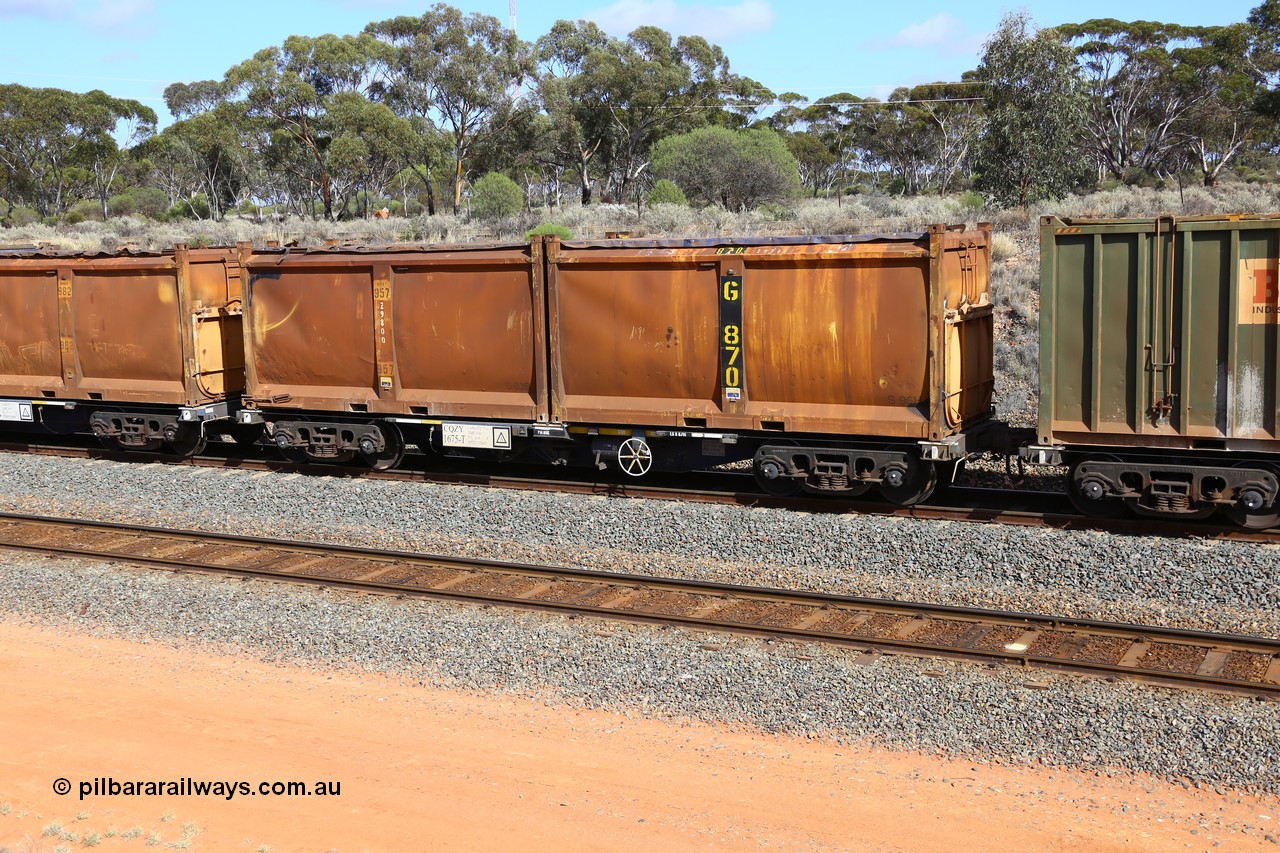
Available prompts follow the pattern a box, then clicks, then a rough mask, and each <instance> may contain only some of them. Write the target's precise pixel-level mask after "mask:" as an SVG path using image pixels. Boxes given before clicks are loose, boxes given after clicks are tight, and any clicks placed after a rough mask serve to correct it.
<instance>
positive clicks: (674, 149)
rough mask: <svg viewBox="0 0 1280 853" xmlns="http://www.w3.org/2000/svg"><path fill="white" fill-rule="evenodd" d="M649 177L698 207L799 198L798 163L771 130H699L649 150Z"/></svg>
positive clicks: (739, 206)
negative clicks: (679, 189)
mask: <svg viewBox="0 0 1280 853" xmlns="http://www.w3.org/2000/svg"><path fill="white" fill-rule="evenodd" d="M652 160H653V173H654V174H655V175H657V176H658V177H659V178H667V179H669V180H672V181H674V182H675V183H676V184H678V185H679V186H681V187H683V188H684V191H685V193H686V194H687V195H688V197H689V199H690V201H692V202H693V203H694V204H697V205H699V206H706V205H708V204H719V205H721V206H723V207H724V208H725V209H726V210H743V209H749V208H753V207H756V206H757V205H760V204H763V203H765V202H769V201H781V200H783V199H786V198H790V197H792V196H794V195H796V194H798V192H799V190H800V173H799V169H798V168H797V166H796V158H795V157H794V156H792V154H791V152H790V151H788V150H787V145H786V143H785V142H784V141H783V139H782V137H781V136H779V135H778V134H777V133H776V132H775V131H773V130H770V129H768V128H764V127H760V128H753V129H751V130H740V131H734V130H729V129H728V128H724V127H702V128H698V129H697V130H695V131H692V132H690V133H685V134H681V135H678V136H668V137H667V138H666V139H663V140H661V141H660V142H658V144H656V145H654V146H653V151H652Z"/></svg>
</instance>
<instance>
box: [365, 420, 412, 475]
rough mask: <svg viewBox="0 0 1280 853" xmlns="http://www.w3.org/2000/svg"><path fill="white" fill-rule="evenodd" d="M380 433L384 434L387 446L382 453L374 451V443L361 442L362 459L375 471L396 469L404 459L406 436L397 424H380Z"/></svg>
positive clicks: (383, 437) (366, 440)
mask: <svg viewBox="0 0 1280 853" xmlns="http://www.w3.org/2000/svg"><path fill="white" fill-rule="evenodd" d="M378 431H379V432H381V433H382V441H383V444H384V445H385V446H384V447H383V449H382V450H380V451H379V450H374V449H373V442H372V441H371V440H369V439H367V438H366V439H364V440H363V441H361V442H360V446H361V450H360V458H361V459H362V460H363V461H364V463H365V464H366V465H368V466H369V467H370V468H372V469H373V470H375V471H385V470H387V469H388V468H394V467H396V466H397V465H399V464H400V462H401V461H402V460H403V459H404V436H402V435H401V434H400V430H399V429H397V428H396V426H395V424H379V425H378ZM366 445H367V446H368V449H367V450H366V449H365V447H366Z"/></svg>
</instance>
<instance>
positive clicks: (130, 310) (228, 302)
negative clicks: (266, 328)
mask: <svg viewBox="0 0 1280 853" xmlns="http://www.w3.org/2000/svg"><path fill="white" fill-rule="evenodd" d="M197 268H198V270H197ZM238 278H239V271H238V266H237V255H236V252H235V250H232V249H199V250H190V251H189V250H187V249H186V248H185V247H181V246H180V247H178V248H177V249H175V250H174V251H170V252H130V251H120V252H113V253H95V254H76V253H70V252H56V251H50V252H44V251H40V250H33V251H17V252H9V253H0V359H7V365H6V364H0V396H7V397H8V396H41V397H47V398H52V399H70V400H91V401H93V400H101V401H103V402H111V401H117V402H122V403H138V404H152V403H154V404H163V405H166V406H182V405H200V404H205V403H210V402H219V401H221V400H223V399H225V398H226V396H228V395H235V394H238V393H239V391H240V390H241V389H242V388H243V369H242V365H243V350H244V346H243V340H242V338H241V337H240V336H239V335H237V334H234V333H233V331H232V330H236V329H238V323H239V312H240V299H239V286H238ZM197 293H199V294H200V295H199V296H197V295H196V294H197ZM223 323H225V324H226V325H227V327H228V332H227V333H226V334H223V333H222V332H219V333H218V334H216V335H212V336H210V335H209V334H207V333H206V332H205V330H203V329H202V328H201V326H202V325H204V324H211V325H212V327H214V328H217V327H218V326H220V325H221V324H223Z"/></svg>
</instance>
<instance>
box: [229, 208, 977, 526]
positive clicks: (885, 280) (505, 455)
mask: <svg viewBox="0 0 1280 853" xmlns="http://www.w3.org/2000/svg"><path fill="white" fill-rule="evenodd" d="M990 236H991V234H990V228H989V227H981V228H979V229H977V230H965V229H964V228H961V227H944V226H937V227H933V228H931V229H929V230H928V231H924V232H918V233H910V234H894V235H868V236H859V237H815V238H758V239H749V240H730V239H722V240H620V241H604V242H598V243H585V242H581V243H574V242H566V243H562V242H560V241H559V240H558V239H556V238H545V239H535V240H534V241H532V242H531V243H527V244H512V245H501V244H493V245H462V246H441V247H394V246H393V247H381V248H377V249H369V250H353V249H349V248H341V247H329V248H323V249H314V250H303V251H291V250H285V249H276V250H259V251H252V252H250V251H246V252H245V253H244V255H243V256H242V265H243V267H244V269H245V271H246V274H247V287H246V303H247V309H246V317H247V320H246V324H245V347H246V354H247V361H248V369H247V380H246V391H245V408H244V409H243V410H242V412H241V420H242V423H243V424H245V425H251V424H254V423H260V424H262V425H264V427H265V428H266V430H267V432H268V433H269V435H270V436H271V440H273V441H274V442H275V443H276V444H277V445H278V446H279V447H280V448H281V449H282V450H284V451H285V452H286V453H292V454H296V455H299V456H306V457H311V458H314V459H332V460H345V459H349V458H351V457H352V456H354V455H359V456H361V457H363V458H364V459H365V460H366V461H368V462H369V463H370V464H373V465H375V466H390V465H395V464H398V462H399V460H400V457H401V455H402V454H403V452H404V448H405V447H406V445H408V444H414V445H417V446H419V447H422V448H430V449H432V450H434V451H437V452H440V453H446V454H454V455H476V456H483V457H489V458H500V459H512V458H521V459H525V460H529V461H542V462H550V463H553V464H571V465H572V464H586V465H590V464H595V465H599V466H601V467H606V466H610V465H614V466H616V467H617V468H618V469H620V470H621V471H622V472H624V473H626V474H628V475H633V476H641V475H644V474H646V473H648V472H649V471H650V470H654V469H658V470H688V469H693V468H699V467H705V466H707V465H713V464H717V463H723V462H732V461H737V460H743V459H752V460H753V465H754V468H755V471H756V474H757V477H758V478H759V480H760V482H761V483H762V485H764V486H765V487H766V488H767V489H769V490H770V491H773V492H794V491H799V490H802V489H804V490H808V491H812V492H831V493H840V494H845V495H849V496H852V495H858V494H862V493H865V492H867V491H869V490H871V489H873V488H874V489H877V490H878V491H879V493H880V494H881V495H882V496H883V497H885V498H887V499H888V500H890V501H894V502H897V503H904V504H909V503H915V502H918V501H920V500H923V499H924V498H925V497H927V496H928V495H929V493H930V492H931V491H932V490H933V488H934V486H935V484H936V483H937V481H938V477H939V474H940V473H941V474H942V475H943V476H949V475H950V472H951V470H952V468H953V467H954V464H955V463H956V462H958V461H959V460H962V459H964V458H965V456H966V454H967V452H968V448H969V447H970V446H972V444H973V436H974V435H975V434H976V433H979V432H981V430H982V429H984V428H985V427H986V426H987V425H988V423H989V421H990V412H991V394H992V387H993V383H994V378H993V374H992V309H991V304H990V299H989V296H988V287H989V281H990V255H989V246H990Z"/></svg>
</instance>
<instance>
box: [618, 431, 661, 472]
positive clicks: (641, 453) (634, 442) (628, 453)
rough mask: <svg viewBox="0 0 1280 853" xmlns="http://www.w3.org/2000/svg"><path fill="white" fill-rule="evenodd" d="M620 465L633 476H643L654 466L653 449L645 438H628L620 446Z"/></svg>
mask: <svg viewBox="0 0 1280 853" xmlns="http://www.w3.org/2000/svg"><path fill="white" fill-rule="evenodd" d="M618 467H620V468H621V469H622V471H623V473H625V474H629V475H630V476H632V477H643V476H644V475H645V474H648V473H649V470H650V469H651V468H653V450H652V449H650V447H649V442H647V441H645V440H644V439H643V438H628V439H627V440H626V441H624V442H622V446H621V447H619V448H618Z"/></svg>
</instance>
